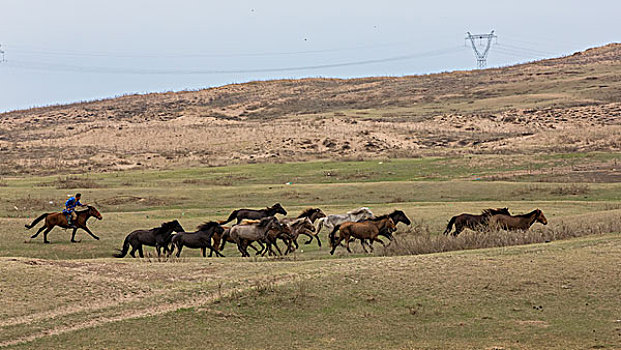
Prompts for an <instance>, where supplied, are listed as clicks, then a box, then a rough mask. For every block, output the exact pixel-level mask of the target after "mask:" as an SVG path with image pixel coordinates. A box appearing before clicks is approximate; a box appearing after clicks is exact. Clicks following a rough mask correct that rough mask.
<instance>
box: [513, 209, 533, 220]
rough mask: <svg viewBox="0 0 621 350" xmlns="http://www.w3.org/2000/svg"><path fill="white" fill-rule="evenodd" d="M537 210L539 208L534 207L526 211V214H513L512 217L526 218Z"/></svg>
mask: <svg viewBox="0 0 621 350" xmlns="http://www.w3.org/2000/svg"><path fill="white" fill-rule="evenodd" d="M538 210H539V209H535V210H533V211H531V212H528V213H526V214H520V215H513V216H514V217H519V218H527V217H529V216H531V215H533V214H534V213H536V212H537V211H538Z"/></svg>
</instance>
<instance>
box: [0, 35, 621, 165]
mask: <svg viewBox="0 0 621 350" xmlns="http://www.w3.org/2000/svg"><path fill="white" fill-rule="evenodd" d="M620 58H621V45H619V44H613V45H608V46H605V47H601V48H597V49H592V50H588V51H586V52H583V53H580V54H576V55H573V56H569V57H564V58H559V59H552V60H545V61H540V62H535V63H530V64H525V65H518V66H513V67H507V68H499V69H489V70H481V71H471V72H452V73H442V74H432V75H425V76H412V77H403V78H364V79H352V80H338V79H304V80H279V81H266V82H253V83H248V84H239V85H228V86H223V87H219V88H213V89H206V90H200V91H187V92H180V93H163V94H149V95H132V96H124V97H120V98H116V99H109V100H101V101H94V102H86V103H77V104H72V105H66V106H52V107H46V108H37V109H31V110H26V111H15V112H10V113H5V114H2V115H0V156H1V157H2V159H3V162H2V168H1V169H0V175H2V174H4V175H9V174H23V173H62V172H67V169H72V171H73V172H81V171H99V170H105V171H107V170H123V169H130V168H158V169H160V168H173V167H189V166H196V165H225V164H235V163H253V162H283V161H305V160H313V159H326V158H330V159H344V160H347V159H363V158H378V157H383V158H385V157H401V158H403V157H418V156H426V155H447V154H463V153H537V152H583V151H619V150H620V149H621V144H620V142H621V141H619V140H621V103H619V101H620V98H619V97H620V96H621V79H620V76H619V71H620V70H621V63H620V62H621V59H620Z"/></svg>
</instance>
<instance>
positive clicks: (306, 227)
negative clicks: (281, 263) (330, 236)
mask: <svg viewBox="0 0 621 350" xmlns="http://www.w3.org/2000/svg"><path fill="white" fill-rule="evenodd" d="M287 225H288V226H289V227H290V228H291V242H290V243H293V246H295V249H298V248H299V245H298V237H300V235H305V236H307V237H310V238H311V239H312V237H313V236H314V235H315V234H316V229H315V225H313V222H312V221H311V219H310V218H308V217H302V218H298V219H295V220H293V221H290V222H289V223H288V224H287ZM293 246H292V245H291V244H289V247H288V248H287V251H286V252H285V254H288V253H290V252H293V251H294V249H293ZM320 247H321V245H320Z"/></svg>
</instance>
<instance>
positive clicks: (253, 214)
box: [220, 203, 287, 225]
mask: <svg viewBox="0 0 621 350" xmlns="http://www.w3.org/2000/svg"><path fill="white" fill-rule="evenodd" d="M276 214H282V215H287V211H286V210H285V208H283V207H282V205H280V203H276V204H274V205H272V206H271V207H267V208H265V209H258V210H257V209H237V210H233V212H232V213H231V215H229V218H228V219H226V221H220V224H222V225H224V224H226V223H227V222H230V221H233V220H234V219H237V223H236V224H235V225H239V223H240V222H242V220H244V219H249V220H259V219H263V218H264V217H268V216H274V215H276Z"/></svg>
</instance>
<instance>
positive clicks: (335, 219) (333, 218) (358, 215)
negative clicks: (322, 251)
mask: <svg viewBox="0 0 621 350" xmlns="http://www.w3.org/2000/svg"><path fill="white" fill-rule="evenodd" d="M373 218H375V215H373V213H372V212H371V209H369V208H367V207H362V208H358V209H354V210H352V211H348V212H347V213H345V214H330V215H328V216H326V217H324V218H321V219H319V220H317V231H316V232H317V234H316V235H315V238H317V243H318V244H319V246H320V247H321V241H320V240H319V236H317V235H318V234H319V231H321V229H322V228H323V227H324V226H325V227H326V228H327V229H328V230H330V231H332V230H333V229H334V227H336V226H337V225H340V224H342V223H344V222H347V221H352V222H358V221H362V220H368V219H373ZM312 241H313V239H312V238H311V239H310V240H309V241H308V242H304V244H309V243H310V242H312Z"/></svg>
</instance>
